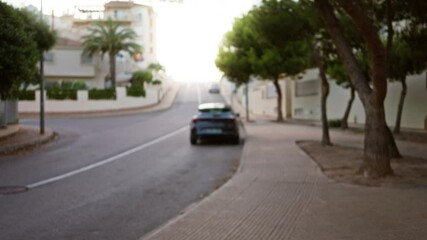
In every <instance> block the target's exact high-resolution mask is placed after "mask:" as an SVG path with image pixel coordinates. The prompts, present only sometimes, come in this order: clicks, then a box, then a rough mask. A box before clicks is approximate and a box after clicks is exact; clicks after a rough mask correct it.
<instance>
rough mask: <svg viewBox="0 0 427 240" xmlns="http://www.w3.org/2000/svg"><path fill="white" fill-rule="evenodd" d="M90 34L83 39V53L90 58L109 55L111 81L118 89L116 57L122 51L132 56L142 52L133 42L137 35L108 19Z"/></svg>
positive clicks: (99, 22) (95, 27) (93, 27)
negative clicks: (96, 55)
mask: <svg viewBox="0 0 427 240" xmlns="http://www.w3.org/2000/svg"><path fill="white" fill-rule="evenodd" d="M89 32H90V33H89V34H88V35H85V36H83V37H82V39H83V46H84V49H83V53H85V54H89V55H90V56H92V55H94V54H95V53H100V54H101V55H102V56H104V54H108V56H109V61H110V79H111V86H112V88H115V87H116V55H117V54H118V53H119V52H120V51H126V52H128V53H130V54H134V53H137V52H139V51H141V48H142V47H141V46H140V45H138V44H137V43H135V42H133V40H134V39H135V38H136V33H135V32H134V31H133V30H132V29H130V28H124V27H122V26H120V24H119V23H116V22H113V20H111V19H108V21H106V22H102V21H98V22H96V23H95V24H94V25H93V26H92V27H90V28H89Z"/></svg>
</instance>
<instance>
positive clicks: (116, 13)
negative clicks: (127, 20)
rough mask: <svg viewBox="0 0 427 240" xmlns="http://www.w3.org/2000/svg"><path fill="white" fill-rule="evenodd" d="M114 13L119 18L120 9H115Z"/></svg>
mask: <svg viewBox="0 0 427 240" xmlns="http://www.w3.org/2000/svg"><path fill="white" fill-rule="evenodd" d="M113 14H114V15H113V16H114V18H116V19H117V18H119V11H117V10H114V13H113Z"/></svg>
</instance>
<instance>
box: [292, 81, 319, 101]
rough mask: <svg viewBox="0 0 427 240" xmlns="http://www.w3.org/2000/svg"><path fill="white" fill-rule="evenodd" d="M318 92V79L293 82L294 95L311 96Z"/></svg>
mask: <svg viewBox="0 0 427 240" xmlns="http://www.w3.org/2000/svg"><path fill="white" fill-rule="evenodd" d="M318 94H319V80H317V79H316V80H309V81H303V82H300V81H296V83H295V96H297V97H304V96H313V95H318Z"/></svg>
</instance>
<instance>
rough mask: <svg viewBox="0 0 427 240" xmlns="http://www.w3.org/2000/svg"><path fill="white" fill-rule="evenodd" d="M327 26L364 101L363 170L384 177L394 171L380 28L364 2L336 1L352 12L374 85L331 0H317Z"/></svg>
mask: <svg viewBox="0 0 427 240" xmlns="http://www.w3.org/2000/svg"><path fill="white" fill-rule="evenodd" d="M314 2H315V6H316V7H317V9H318V10H319V12H320V15H321V16H322V19H323V21H324V22H325V25H326V28H327V30H328V32H329V34H330V36H331V38H332V40H333V42H334V44H335V46H336V48H337V52H338V54H339V55H340V57H341V59H342V61H343V62H344V65H345V67H346V70H347V72H348V74H349V76H350V79H351V81H352V82H353V85H354V86H355V88H356V91H357V92H358V94H359V97H360V99H361V101H362V103H363V106H364V109H365V115H366V123H365V143H364V161H363V165H362V167H361V171H363V172H364V174H365V175H367V176H370V177H384V176H387V175H390V174H392V173H393V171H392V168H391V165H390V155H389V149H388V141H387V129H388V127H387V124H386V121H385V111H384V99H385V96H386V93H387V64H386V51H385V48H384V46H383V45H382V42H381V40H380V37H379V31H378V29H377V28H376V26H374V24H373V21H372V19H370V17H369V16H368V15H367V14H366V11H365V9H364V8H363V3H362V2H361V1H356V0H355V1H345V0H337V2H338V3H339V5H340V6H341V7H342V8H343V9H344V10H345V12H347V13H348V14H349V16H350V17H351V19H352V20H353V22H354V24H355V25H356V26H357V29H358V31H359V32H360V34H361V36H362V37H363V40H364V43H365V44H366V48H367V50H368V52H369V55H370V60H371V71H372V87H371V86H370V84H369V80H368V79H367V78H366V77H365V76H364V75H363V71H362V70H361V68H360V67H359V66H358V64H357V61H356V58H355V56H354V54H353V52H352V48H351V46H350V45H349V43H348V41H347V40H346V39H345V37H344V34H343V31H342V28H341V27H340V25H339V22H338V19H337V17H336V15H335V13H334V7H333V6H332V5H331V4H330V2H329V1H328V0H315V1H314Z"/></svg>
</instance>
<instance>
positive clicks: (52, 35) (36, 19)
mask: <svg viewBox="0 0 427 240" xmlns="http://www.w3.org/2000/svg"><path fill="white" fill-rule="evenodd" d="M19 12H20V14H21V17H22V18H23V20H24V22H25V30H26V31H27V33H28V34H29V35H30V36H31V38H32V39H33V41H35V43H36V45H37V49H38V51H39V52H40V54H43V52H46V51H48V50H50V49H51V48H52V47H53V46H54V45H55V43H56V38H57V33H56V31H54V30H52V29H51V28H50V27H49V25H48V24H47V22H45V21H44V20H43V19H41V18H40V15H38V14H36V13H34V12H30V11H28V10H27V9H20V10H19ZM39 59H41V58H39ZM34 70H35V71H34V73H33V75H32V77H30V78H27V79H26V81H24V83H23V86H22V87H23V88H24V89H26V88H27V86H28V85H30V84H33V85H36V84H39V82H40V80H41V76H40V71H39V69H36V68H35V69H34Z"/></svg>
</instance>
